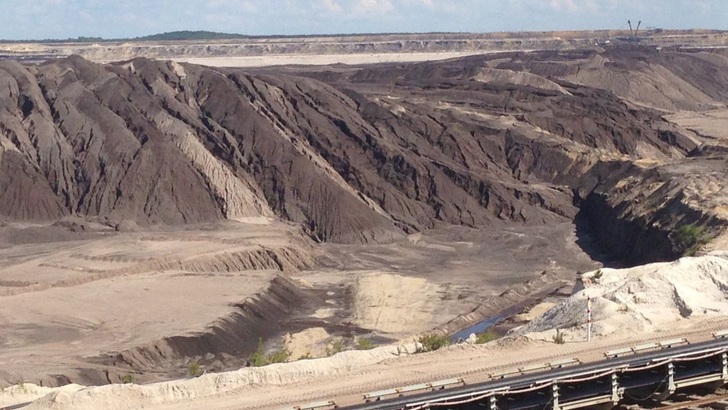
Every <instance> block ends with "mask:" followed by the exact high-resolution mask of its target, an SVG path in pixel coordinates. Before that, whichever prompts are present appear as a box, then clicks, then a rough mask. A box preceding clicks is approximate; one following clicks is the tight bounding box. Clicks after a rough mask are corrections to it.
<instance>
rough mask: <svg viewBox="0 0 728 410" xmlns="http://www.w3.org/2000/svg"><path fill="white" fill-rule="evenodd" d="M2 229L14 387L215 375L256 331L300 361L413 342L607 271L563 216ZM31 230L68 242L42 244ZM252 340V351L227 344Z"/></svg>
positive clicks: (7, 366)
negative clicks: (424, 224) (306, 230)
mask: <svg viewBox="0 0 728 410" xmlns="http://www.w3.org/2000/svg"><path fill="white" fill-rule="evenodd" d="M3 229H5V231H3V232H4V236H3V232H0V242H3V240H4V246H3V247H0V328H2V329H3V332H2V333H0V346H1V347H2V349H1V350H0V369H1V370H0V383H1V384H3V385H12V384H17V383H20V382H34V383H36V384H41V383H44V385H46V386H47V385H58V384H64V383H68V382H80V383H84V384H104V383H106V382H108V381H112V382H118V380H120V378H121V377H122V376H123V375H124V374H126V373H127V372H128V373H129V374H133V375H134V379H135V381H138V382H152V381H157V380H163V379H167V378H172V377H180V376H184V374H185V373H186V371H187V370H186V367H185V366H187V364H188V363H190V362H191V361H192V360H199V362H200V364H201V365H202V369H203V370H204V371H221V370H230V369H233V368H239V367H240V366H242V365H243V364H244V361H245V358H247V355H248V354H250V353H252V351H253V350H255V348H256V346H257V341H258V340H259V339H261V338H262V339H265V340H264V342H265V345H264V347H265V349H266V351H271V350H273V349H280V348H285V349H287V350H288V351H289V352H290V353H291V354H290V359H291V360H295V359H298V358H300V357H325V356H327V355H329V354H331V352H332V351H335V350H336V349H334V347H335V345H336V344H340V345H341V346H340V347H343V348H344V349H356V348H357V347H358V345H359V344H360V343H363V342H362V340H364V341H365V342H366V343H368V344H370V347H371V346H380V345H385V344H389V343H395V342H398V341H399V342H403V341H409V342H411V341H412V340H413V338H414V337H416V336H417V335H418V334H421V333H423V332H427V331H430V330H432V329H434V328H436V327H438V326H440V325H442V324H443V323H447V322H449V321H450V320H452V319H453V318H454V317H456V316H458V315H462V314H464V313H468V312H471V311H472V310H473V309H475V308H476V307H478V306H482V305H484V304H486V305H487V304H488V303H491V302H492V301H493V300H495V299H498V297H499V296H498V295H499V294H501V293H503V292H505V291H506V290H508V289H511V288H522V287H523V286H522V284H523V283H524V282H525V281H529V280H532V279H534V278H540V277H543V274H544V273H545V272H549V273H550V274H551V275H553V277H554V278H562V279H564V280H573V279H574V278H575V275H576V272H577V271H585V270H589V269H593V268H595V267H596V266H597V264H596V263H595V262H594V261H592V259H591V258H590V257H589V255H587V254H586V253H585V252H584V251H583V250H581V249H580V248H579V246H577V245H576V241H577V238H576V236H575V234H574V226H573V225H571V224H568V223H565V224H559V225H554V226H549V227H522V228H518V229H510V228H509V229H506V228H502V229H501V228H499V229H493V230H490V231H487V232H486V231H478V230H472V229H467V228H447V229H441V230H435V231H431V232H427V233H425V234H416V235H412V236H410V237H408V238H405V239H403V240H400V241H398V242H396V243H393V244H388V245H323V246H314V245H313V244H312V243H310V242H309V241H308V240H306V239H305V238H304V236H303V235H302V234H301V233H300V231H299V230H298V229H297V228H295V227H293V226H291V225H288V224H283V223H278V222H272V223H268V224H260V223H254V224H250V223H234V222H229V223H225V224H218V225H214V226H205V227H198V228H190V229H184V230H160V229H158V230H150V231H144V232H131V233H114V232H110V231H107V230H104V229H101V228H99V229H97V230H91V231H89V230H87V231H85V232H84V233H82V234H79V235H77V236H75V237H74V236H73V235H71V236H70V237H67V235H66V233H63V234H59V233H58V232H60V231H58V232H56V231H54V230H53V229H50V228H49V229H50V230H44V229H43V227H41V226H30V225H24V226H15V225H12V226H7V227H5V228H3ZM54 229H56V228H54ZM25 230H31V231H32V232H36V233H37V232H46V234H48V232H56V233H57V234H58V235H59V237H61V238H62V239H63V240H62V241H53V238H51V237H45V238H43V240H40V241H37V242H33V241H32V236H33V235H25V236H23V235H22V233H23V232H24V231H25ZM19 233H20V234H21V235H19ZM8 235H10V236H12V238H10V236H8ZM51 236H52V235H51ZM21 237H24V238H25V239H23V240H22V241H21V240H18V238H21ZM69 239H71V240H69ZM269 253H272V254H275V255H276V257H267V256H266V255H269ZM514 260H515V261H518V263H517V264H514V263H513V261H514ZM276 264H278V265H276ZM281 278H287V279H281ZM281 281H282V282H281ZM274 282H275V283H278V285H273V283H274ZM523 296H524V297H525V296H528V295H527V294H524V295H523ZM509 301H510V299H509ZM243 303H247V304H248V305H245V306H244V305H242V304H243ZM499 306H500V305H499ZM251 318H252V319H251ZM473 320H478V318H473ZM214 326H218V330H215V331H212V333H210V332H211V331H210V329H211V328H212V327H214ZM241 326H242V328H241ZM241 329H243V330H241ZM206 332H207V333H206ZM241 341H242V342H244V343H245V344H246V346H248V347H246V349H247V350H245V349H243V350H238V351H236V352H233V351H231V350H229V349H228V347H229V346H231V345H239V344H240V343H241ZM140 349H141V350H140ZM160 349H161V350H160ZM205 349H213V350H214V349H217V350H214V353H215V354H206V353H205V351H204V350H205ZM226 349H228V350H226ZM150 354H151V355H152V356H151V357H150V356H149V355H150ZM231 355H238V356H235V357H231ZM167 356H170V357H172V356H173V357H174V358H175V359H174V360H172V359H171V358H170V357H167ZM227 359H230V360H227ZM155 360H156V361H155ZM159 360H164V365H162V364H160V362H159ZM226 360H227V361H226ZM165 366H167V367H165ZM175 366H176V367H175ZM169 369H172V370H169ZM104 374H105V376H104Z"/></svg>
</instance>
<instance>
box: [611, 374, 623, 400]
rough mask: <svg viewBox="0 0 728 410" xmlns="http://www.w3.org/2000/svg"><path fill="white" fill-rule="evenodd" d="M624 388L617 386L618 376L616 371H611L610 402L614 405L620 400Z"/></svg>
mask: <svg viewBox="0 0 728 410" xmlns="http://www.w3.org/2000/svg"><path fill="white" fill-rule="evenodd" d="M623 393H624V390H621V389H620V388H619V377H618V376H617V372H616V371H615V372H614V373H612V403H614V405H615V406H616V405H617V404H618V403H619V402H620V401H621V400H622V394H623Z"/></svg>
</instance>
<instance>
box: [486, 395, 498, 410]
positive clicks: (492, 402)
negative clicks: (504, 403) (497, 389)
mask: <svg viewBox="0 0 728 410" xmlns="http://www.w3.org/2000/svg"><path fill="white" fill-rule="evenodd" d="M488 408H490V410H498V398H497V397H495V394H494V395H492V396H490V399H488Z"/></svg>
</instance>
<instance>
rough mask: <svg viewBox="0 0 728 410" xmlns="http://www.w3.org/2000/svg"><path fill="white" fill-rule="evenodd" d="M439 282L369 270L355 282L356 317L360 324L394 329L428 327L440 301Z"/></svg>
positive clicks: (388, 330)
mask: <svg viewBox="0 0 728 410" xmlns="http://www.w3.org/2000/svg"><path fill="white" fill-rule="evenodd" d="M438 290H439V286H438V285H436V284H434V283H431V282H429V281H427V280H426V279H422V278H411V277H406V276H400V275H393V274H386V273H367V274H361V275H359V276H358V277H357V280H356V284H355V285H354V309H353V314H354V321H355V322H356V324H357V325H359V326H361V327H363V328H366V329H372V330H377V331H380V332H385V333H390V334H392V335H402V336H406V335H411V334H416V333H420V332H423V331H426V330H429V329H428V325H427V324H428V323H431V322H432V317H433V315H434V313H435V309H437V306H438V304H437V303H433V301H435V300H439V296H438V294H437V291H438Z"/></svg>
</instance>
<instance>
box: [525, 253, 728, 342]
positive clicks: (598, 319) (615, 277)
mask: <svg viewBox="0 0 728 410" xmlns="http://www.w3.org/2000/svg"><path fill="white" fill-rule="evenodd" d="M600 271H601V273H600V274H597V273H596V272H597V271H594V272H589V273H586V274H584V276H583V279H584V286H585V288H584V289H583V290H581V291H579V292H577V293H575V294H574V295H573V296H571V297H569V298H568V299H566V300H565V301H563V302H562V303H560V304H558V305H556V306H554V307H553V308H551V309H549V310H548V311H547V312H545V313H544V314H543V315H542V316H540V317H538V318H536V319H535V320H533V321H532V322H531V323H529V324H527V325H525V326H523V327H521V328H519V329H518V330H516V331H515V333H516V334H529V336H530V337H532V338H535V339H545V340H551V338H552V336H553V335H554V334H555V331H556V329H563V330H564V331H565V334H566V340H567V341H568V340H583V339H584V338H585V337H586V321H587V297H591V300H592V309H591V310H592V321H593V335H595V336H604V335H609V334H613V333H625V334H626V333H637V332H655V331H662V330H667V329H670V328H671V327H673V326H675V325H676V323H678V322H683V321H688V320H691V319H692V320H695V319H696V318H699V317H712V316H716V317H724V316H725V312H728V252H725V251H716V252H711V253H710V254H708V255H706V256H701V257H686V258H681V259H679V260H677V261H675V262H665V263H652V264H648V265H644V266H637V267H634V268H629V269H608V268H603V269H601V270H600Z"/></svg>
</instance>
